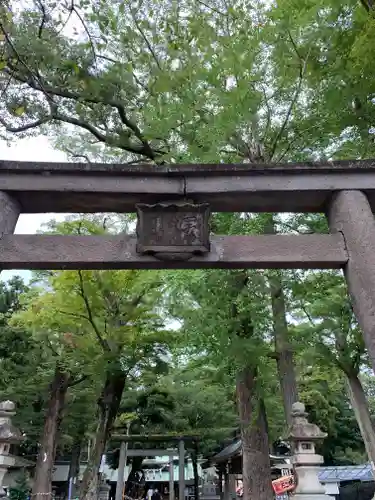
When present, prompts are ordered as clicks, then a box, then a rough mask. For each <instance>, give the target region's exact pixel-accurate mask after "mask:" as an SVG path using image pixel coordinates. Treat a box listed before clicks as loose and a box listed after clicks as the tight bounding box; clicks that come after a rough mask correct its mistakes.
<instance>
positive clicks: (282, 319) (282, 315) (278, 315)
mask: <svg viewBox="0 0 375 500" xmlns="http://www.w3.org/2000/svg"><path fill="white" fill-rule="evenodd" d="M269 281H270V288H271V302H272V315H273V331H274V342H275V351H276V363H277V372H278V375H279V382H280V390H281V395H282V398H283V404H284V413H285V420H286V423H287V425H288V427H289V426H290V425H291V423H292V405H293V403H295V402H296V401H297V399H298V392H297V379H296V374H295V370H294V360H293V351H292V349H291V347H290V343H289V338H288V337H289V331H288V324H287V321H286V311H285V297H284V290H283V285H282V281H281V277H280V276H279V275H278V274H273V275H271V276H270V279H269Z"/></svg>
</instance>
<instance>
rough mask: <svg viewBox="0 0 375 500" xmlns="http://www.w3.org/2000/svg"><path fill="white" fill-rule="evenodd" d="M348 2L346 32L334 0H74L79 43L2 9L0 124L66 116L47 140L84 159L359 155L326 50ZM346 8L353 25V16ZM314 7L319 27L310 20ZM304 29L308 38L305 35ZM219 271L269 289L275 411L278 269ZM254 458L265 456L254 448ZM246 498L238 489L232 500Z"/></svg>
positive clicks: (42, 10) (26, 127) (272, 226)
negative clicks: (127, 0)
mask: <svg viewBox="0 0 375 500" xmlns="http://www.w3.org/2000/svg"><path fill="white" fill-rule="evenodd" d="M348 5H349V6H350V13H353V16H354V17H353V26H354V27H355V30H357V31H358V29H359V30H360V29H361V28H363V27H364V23H366V22H368V17H369V16H368V14H367V12H366V9H362V8H361V7H353V2H348V3H347V4H345V5H343V6H338V2H333V0H332V1H331V2H330V3H329V7H330V8H329V9H325V10H324V9H323V12H322V9H321V5H317V4H316V2H312V1H307V2H304V4H303V6H302V8H301V6H300V5H299V4H298V5H297V4H296V3H294V2H292V1H291V0H284V1H283V2H281V3H280V2H278V4H277V5H276V6H275V8H273V6H272V8H269V6H268V5H267V4H263V3H261V2H259V3H258V4H257V5H256V7H254V6H250V5H248V4H247V3H245V4H244V3H243V2H242V1H235V2H231V5H228V4H227V3H226V2H224V1H223V2H222V1H218V2H215V3H213V2H208V3H207V2H189V1H184V2H178V5H177V4H176V3H175V2H170V1H168V0H165V1H164V2H162V3H161V4H160V2H159V4H158V8H157V9H156V8H155V4H154V3H153V2H152V1H143V2H139V3H138V2H135V3H132V4H129V5H127V4H124V3H122V4H121V6H118V5H117V3H116V2H104V1H102V0H97V1H93V2H87V1H86V2H81V3H80V2H75V4H74V6H73V7H72V8H71V11H70V12H66V15H67V16H66V17H68V18H69V20H70V19H71V18H73V17H74V18H75V19H78V20H79V26H80V28H79V29H80V30H81V32H82V34H83V35H84V36H85V37H86V39H85V42H83V41H82V38H81V37H77V38H74V37H73V38H72V37H69V36H68V35H65V36H64V32H63V31H61V28H62V27H64V25H65V18H63V17H59V11H58V10H57V11H54V12H53V13H51V12H50V11H49V10H48V9H46V5H45V4H43V3H40V4H39V3H38V5H37V6H36V7H34V8H33V9H30V10H28V11H22V12H21V14H20V15H19V16H17V15H11V14H8V15H7V17H6V19H5V21H4V22H3V23H2V25H1V29H2V32H3V41H2V42H3V48H4V62H3V66H4V67H3V69H2V76H3V88H4V89H5V91H4V100H3V101H4V104H3V105H4V108H3V111H4V114H3V117H2V122H1V123H2V125H3V127H4V132H7V133H8V134H7V137H9V134H13V133H20V134H22V133H31V132H32V131H33V130H35V128H36V127H39V126H42V127H44V129H43V130H46V131H48V132H51V133H53V134H55V135H56V128H55V127H56V126H57V125H58V124H62V123H65V124H68V125H73V126H75V127H77V130H80V131H81V132H82V136H80V135H78V134H74V137H73V138H71V137H68V138H67V137H66V136H65V137H64V135H63V134H62V133H61V130H59V134H60V139H59V141H58V144H59V145H60V147H63V148H64V149H65V150H66V151H68V152H70V153H71V156H72V157H76V156H80V155H81V156H82V155H83V157H84V158H85V159H86V160H87V159H89V160H90V159H91V158H92V157H94V158H104V159H105V161H112V160H113V159H120V160H121V161H123V162H126V161H130V162H134V161H147V162H151V163H160V162H163V161H171V162H178V161H181V162H194V161H195V162H214V163H217V162H220V161H229V162H231V161H232V162H233V161H240V162H251V163H257V162H258V163H259V162H260V163H262V162H280V161H290V160H309V161H310V160H312V159H319V158H320V159H322V158H326V157H331V156H332V157H339V156H340V157H345V156H347V155H349V154H350V155H352V156H353V154H354V151H355V154H356V155H359V154H361V151H362V152H363V151H367V152H368V151H370V150H371V147H372V145H371V144H370V138H369V133H368V132H369V131H368V127H367V130H366V120H364V119H363V117H362V118H357V117H355V114H354V113H353V110H352V108H350V109H348V108H347V107H346V106H345V105H341V104H342V102H345V103H346V102H347V97H348V94H349V93H350V96H351V100H352V95H353V92H352V88H351V84H352V82H350V85H346V83H345V82H346V81H347V80H346V79H347V71H346V70H347V68H346V66H345V65H341V64H340V65H339V68H338V69H337V68H336V66H335V65H334V63H331V61H337V59H338V54H339V55H340V54H343V55H345V57H344V60H345V61H346V60H347V57H346V56H347V46H348V40H349V39H350V37H351V36H352V35H351V34H350V33H349V34H348V35H347V33H346V31H345V30H346V27H347V24H346V23H344V22H343V21H342V15H343V14H346V11H345V9H346V8H347V6H348ZM359 9H362V10H363V16H364V17H365V19H366V21H361V22H358V24H356V22H357V20H356V18H355V16H356V15H357V12H358V13H360V12H362V10H359ZM317 12H318V13H319V15H320V17H319V23H315V17H316V13H317ZM327 12H328V13H327ZM161 13H162V14H161ZM46 14H47V15H46ZM294 14H295V15H294ZM359 15H361V14H359ZM340 16H341V17H340ZM321 19H323V21H322V22H320V20H321ZM292 20H293V23H294V25H291V23H292ZM296 20H297V21H296ZM306 20H308V22H306ZM311 21H314V22H313V23H312V22H311ZM316 24H317V27H316ZM312 26H313V28H314V29H312ZM357 26H359V28H357ZM347 31H348V32H350V30H347ZM366 31H367V30H366ZM93 33H95V37H94V36H93V35H92V34H93ZM328 35H329V36H328ZM330 36H334V40H335V41H338V40H341V39H342V38H340V37H343V38H344V40H345V43H346V46H345V47H344V50H343V51H342V52H340V51H335V50H333V51H330V50H328V49H330V48H331V45H330V47H328V49H327V48H326V45H327V44H328V41H329V40H330V38H329V37H330ZM317 38H318V39H319V40H322V43H321V44H316V43H315V40H316V39H317ZM30 40H32V44H31V46H30ZM349 41H350V40H349ZM313 42H314V43H313ZM323 42H324V43H323ZM332 45H334V44H332ZM344 45H345V44H344ZM51 46H52V47H53V48H54V50H53V51H51V50H50V48H51ZM336 46H337V47H338V46H339V45H338V44H336ZM26 48H27V50H26ZM327 51H328V52H329V63H330V64H329V65H328V66H329V71H327V70H326V67H327V65H326V64H325V63H326V52H327ZM342 81H344V85H343V84H342ZM342 87H345V89H344V90H343V91H341V89H342ZM338 89H339V90H338ZM356 90H358V86H357V87H356ZM333 95H334V96H335V97H336V95H339V96H340V98H343V99H342V100H341V101H338V100H337V99H333V98H332V96H333ZM361 95H362V94H361ZM368 95H369V94H368ZM368 95H367V97H368ZM337 102H339V103H340V106H337ZM331 103H336V104H335V106H332V105H331ZM338 107H339V108H340V113H338V112H337V108H338ZM350 127H354V131H353V130H352V129H351V128H350ZM69 135H70V136H72V134H69ZM358 139H359V140H358ZM358 145H359V146H360V147H358ZM102 146H104V148H103V147H102ZM361 148H362V149H361ZM366 148H367V149H366ZM247 217H249V214H241V215H239V216H237V218H236V223H237V228H238V229H239V228H241V232H243V231H244V229H245V230H246V223H245V224H244V221H245V222H246V218H247ZM258 220H259V221H260V227H259V228H258V232H264V231H265V230H267V231H268V232H270V231H275V230H277V227H276V226H277V223H275V217H274V215H272V216H271V217H270V216H269V215H268V216H267V219H266V220H265V219H262V218H260V219H258ZM224 226H225V224H223V225H218V228H219V229H220V230H222V229H223V227H224ZM198 275H199V274H198ZM200 276H202V275H200ZM220 276H221V277H222V276H223V275H220ZM225 277H226V278H227V280H226V279H225V280H223V281H218V282H217V283H218V284H219V285H224V286H227V283H230V289H232V288H233V289H234V290H236V294H238V296H239V297H240V298H241V299H242V292H244V293H245V295H246V294H247V293H248V288H254V289H257V287H258V285H259V282H261V287H259V288H262V294H263V297H265V296H266V295H267V296H268V297H270V298H271V301H272V304H271V305H272V306H273V315H274V316H273V318H272V319H270V317H269V315H267V316H266V317H267V321H268V322H269V325H268V328H269V331H270V330H271V329H272V326H271V325H273V330H274V333H275V336H274V341H275V344H276V354H274V357H276V359H277V364H278V368H279V375H280V381H281V386H282V388H283V395H284V406H285V414H286V418H287V419H288V415H289V410H290V405H291V403H292V402H293V400H294V399H295V398H296V395H297V391H296V381H295V374H294V371H293V356H292V353H291V346H290V339H289V336H290V335H289V331H288V324H287V322H286V320H285V302H286V298H285V291H284V288H283V285H284V283H285V281H286V280H285V278H284V275H282V274H280V273H277V274H272V273H270V274H269V275H267V277H265V276H264V274H263V273H233V274H232V275H231V276H230V275H229V273H228V274H227V275H225ZM203 279H206V275H205V277H204V278H203ZM233 279H235V280H237V281H236V284H233V282H232V280H233ZM250 283H251V284H250ZM268 285H271V286H269V287H268V288H267V286H268ZM231 298H232V299H234V295H232V296H231ZM217 310H220V305H219V307H218V309H217ZM241 314H242V311H241ZM237 316H240V314H238V311H234V314H232V319H234V320H235V321H234V322H235V323H236V324H235V326H236V328H235V329H234V330H232V333H233V332H234V331H239V330H241V329H242V330H245V328H244V325H239V321H237ZM250 316H251V315H249V316H248V317H247V318H246V322H247V323H246V325H245V326H246V332H247V335H248V337H249V338H248V340H249V339H250V338H253V337H257V333H258V331H262V332H263V334H264V335H265V336H266V328H263V324H262V322H261V321H260V323H259V324H258V322H257V320H258V317H257V315H255V318H253V317H250ZM241 319H242V318H241ZM231 326H232V325H231ZM237 328H238V330H237ZM267 333H268V332H267ZM226 335H228V331H227V332H226ZM263 340H264V339H263ZM249 343H250V342H249ZM259 343H260V344H261V342H259ZM265 344H267V342H265ZM262 347H263V344H262ZM267 349H268V345H267ZM239 350H240V349H239ZM234 358H235V356H234V357H233V359H234ZM236 359H237V361H238V358H236ZM240 359H241V358H240ZM267 359H268V358H267ZM257 366H258V361H257V360H256V362H255V361H254V360H252V362H251V363H247V365H246V366H245V363H242V364H241V363H238V364H236V368H238V369H239V371H238V374H241V377H239V378H238V397H239V399H240V400H241V401H242V402H241V403H240V408H239V409H240V412H242V413H243V412H245V406H244V405H245V403H246V402H248V401H249V399H250V393H251V394H253V393H254V392H256V391H255V387H254V385H260V386H261V385H262V383H263V382H262V380H261V379H262V374H259V373H258V371H257ZM245 368H246V370H245ZM241 370H242V371H241ZM258 377H260V380H258ZM252 382H254V384H253V383H252ZM255 382H256V383H255ZM288 394H291V395H292V396H291V397H287V396H288ZM256 399H257V401H255V399H254V401H253V400H252V401H253V402H254V404H253V405H252V406H251V407H250V408H249V407H247V408H246V412H245V413H246V414H247V415H246V416H245V415H244V414H243V415H242V416H243V432H244V446H245V447H246V446H247V445H246V439H250V437H249V436H247V435H245V434H246V429H248V428H249V426H248V425H247V424H248V421H249V418H250V416H249V411H250V413H252V412H253V410H254V412H255V413H257V412H258V413H259V412H260V413H263V410H262V408H263V406H262V405H261V404H259V405H258V403H260V402H261V399H262V398H256ZM260 413H259V414H260ZM245 417H246V418H245ZM262 426H263V430H262V432H263V433H264V427H265V426H264V425H263V423H262ZM261 441H262V442H263V441H264V439H263V440H261ZM254 444H256V443H254ZM258 445H259V443H258ZM258 447H259V446H258ZM248 448H249V446H247V448H246V450H245V451H246V452H247V451H248ZM262 453H263V454H264V456H265V453H266V451H265V448H264V447H263V450H262ZM245 462H246V463H248V462H247V461H246V460H245ZM256 465H257V463H255V462H254V467H255V466H256ZM245 473H246V474H245V475H247V476H251V477H252V478H253V480H254V482H256V481H260V482H266V481H267V480H266V479H265V475H264V474H263V475H262V471H259V470H258V471H257V474H255V469H254V470H253V471H251V472H250V471H249V470H248V469H246V471H245ZM255 478H256V479H255ZM264 484H265V483H264ZM250 493H251V491H250V490H249V492H248V490H247V488H245V498H247V496H248V494H250Z"/></svg>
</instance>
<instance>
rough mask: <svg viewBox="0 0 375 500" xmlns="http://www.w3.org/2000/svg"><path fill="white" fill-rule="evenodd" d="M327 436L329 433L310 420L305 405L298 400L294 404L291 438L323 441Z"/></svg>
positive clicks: (294, 439)
mask: <svg viewBox="0 0 375 500" xmlns="http://www.w3.org/2000/svg"><path fill="white" fill-rule="evenodd" d="M326 437H327V433H325V432H323V431H321V430H320V428H319V427H318V426H317V425H316V424H313V423H311V422H309V421H308V413H307V412H306V408H305V405H304V404H303V403H301V402H296V403H294V404H293V406H292V425H291V426H290V428H289V439H290V440H291V441H294V442H299V441H321V440H323V439H324V438H326Z"/></svg>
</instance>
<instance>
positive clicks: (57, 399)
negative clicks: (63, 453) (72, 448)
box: [31, 364, 70, 500]
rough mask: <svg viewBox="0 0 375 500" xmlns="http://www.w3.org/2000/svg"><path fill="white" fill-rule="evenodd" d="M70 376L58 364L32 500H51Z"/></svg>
mask: <svg viewBox="0 0 375 500" xmlns="http://www.w3.org/2000/svg"><path fill="white" fill-rule="evenodd" d="M69 381H70V376H69V374H68V373H66V372H64V371H63V370H62V369H61V367H60V366H59V364H56V368H55V374H54V377H53V380H52V382H51V384H50V392H49V401H48V406H47V414H46V417H45V420H44V426H43V435H42V439H41V446H40V449H39V452H38V458H37V462H36V468H35V478H34V484H33V489H32V495H31V496H32V498H33V499H35V500H48V499H50V498H51V489H52V488H51V482H52V469H53V464H54V461H55V454H56V445H57V435H58V430H59V426H60V423H61V419H62V411H63V408H64V404H65V397H66V394H67V391H68V387H69Z"/></svg>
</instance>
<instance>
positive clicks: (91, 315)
mask: <svg viewBox="0 0 375 500" xmlns="http://www.w3.org/2000/svg"><path fill="white" fill-rule="evenodd" d="M51 230H53V231H54V232H63V233H65V234H66V233H71V232H76V233H77V232H78V233H79V234H84V233H86V234H98V233H103V232H104V231H105V230H104V229H103V225H98V224H97V219H95V218H94V219H92V220H90V219H81V218H79V219H78V220H72V221H67V222H65V223H62V224H60V225H57V226H52V228H51ZM40 279H43V280H44V282H45V286H44V288H43V289H41V290H40V293H39V294H38V295H37V296H36V297H35V298H34V299H33V300H32V301H30V303H29V304H28V308H27V310H26V311H25V312H24V313H23V315H22V317H20V318H19V320H20V321H21V320H22V321H23V322H24V323H25V324H28V325H29V326H30V327H32V328H33V329H34V330H35V331H39V332H40V331H43V332H49V335H50V338H53V339H57V342H58V343H59V345H61V344H62V345H63V346H64V353H65V354H66V356H68V355H69V358H67V357H66V356H65V355H64V358H63V359H64V363H65V366H64V368H65V367H66V363H67V362H68V366H70V369H71V370H72V369H74V370H78V371H79V372H80V374H81V378H82V375H83V376H84V377H89V378H92V379H93V380H95V379H96V377H98V375H99V377H100V378H101V379H102V389H101V394H100V396H99V399H98V420H97V429H96V433H95V439H94V443H93V446H92V452H91V455H90V458H89V462H88V465H87V468H86V470H85V473H84V477H83V480H82V484H81V491H80V495H81V496H82V498H89V497H91V496H92V497H95V495H96V489H97V477H98V470H99V466H100V461H101V457H102V455H103V452H104V449H105V445H106V442H107V439H108V437H109V436H110V432H111V429H112V426H113V423H114V421H115V418H116V415H117V412H118V409H119V406H120V402H121V397H122V393H123V390H124V387H125V382H126V379H127V377H128V376H129V374H130V373H131V372H132V371H137V370H141V369H142V365H143V364H145V363H147V364H150V363H151V364H153V363H155V360H157V359H158V358H159V357H160V355H163V354H164V352H165V342H166V340H167V339H168V334H166V333H165V330H163V329H162V327H163V325H162V322H161V320H160V318H159V317H158V315H157V314H156V313H155V307H156V301H157V300H158V297H159V294H160V292H159V290H158V284H159V280H158V276H157V274H155V273H142V272H140V271H127V272H122V271H121V272H120V271H107V272H106V271H103V272H96V271H72V272H70V271H65V272H52V273H47V274H45V275H44V276H43V275H42V276H40ZM35 312H37V314H35ZM61 359H62V358H61ZM60 363H61V361H60ZM56 366H57V368H56V370H57V372H56V375H55V379H56V380H59V379H57V377H58V376H59V377H60V373H64V374H67V375H66V377H67V378H64V381H63V382H62V383H63V384H64V387H65V386H66V384H67V383H68V380H70V378H69V375H68V374H69V372H67V371H66V369H64V371H63V372H61V369H60V365H59V364H58V365H56ZM82 366H83V370H82ZM64 376H65V375H64ZM73 383H74V382H73ZM58 387H61V383H60V382H59V384H58ZM65 394H66V392H65ZM62 407H63V403H61V405H60V406H59V409H60V408H62ZM50 420H51V421H52V419H50ZM53 420H54V422H56V423H55V428H54V435H55V439H56V433H57V430H58V427H59V420H60V416H59V412H55V413H54V417H53ZM44 435H45V436H46V438H47V436H49V439H51V437H50V436H51V435H52V433H51V432H49V433H48V435H46V434H45V433H44ZM55 443H56V441H54V444H53V446H54V447H55V446H56V444H55ZM50 447H52V444H50ZM54 451H55V448H54ZM54 451H53V456H54ZM43 463H45V462H43ZM52 463H53V461H52ZM37 471H38V468H37ZM43 477H45V476H43ZM44 481H45V484H44V488H45V489H46V488H47V483H48V481H50V479H48V478H47V479H44ZM35 488H36V486H34V489H35ZM39 492H40V489H39V490H38V493H39Z"/></svg>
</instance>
